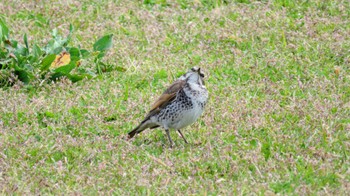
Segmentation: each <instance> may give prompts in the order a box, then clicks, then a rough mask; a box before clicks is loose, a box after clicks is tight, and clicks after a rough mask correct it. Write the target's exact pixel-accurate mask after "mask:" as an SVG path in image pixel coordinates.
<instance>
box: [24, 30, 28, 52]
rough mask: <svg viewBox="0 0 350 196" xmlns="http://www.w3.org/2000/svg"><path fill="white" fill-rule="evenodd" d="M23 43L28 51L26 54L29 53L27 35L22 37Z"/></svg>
mask: <svg viewBox="0 0 350 196" xmlns="http://www.w3.org/2000/svg"><path fill="white" fill-rule="evenodd" d="M23 41H24V44H25V45H26V48H27V49H28V52H29V47H28V38H27V34H24V36H23Z"/></svg>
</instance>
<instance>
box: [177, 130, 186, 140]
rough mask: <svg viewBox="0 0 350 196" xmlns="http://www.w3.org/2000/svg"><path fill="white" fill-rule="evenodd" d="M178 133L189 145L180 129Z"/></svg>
mask: <svg viewBox="0 0 350 196" xmlns="http://www.w3.org/2000/svg"><path fill="white" fill-rule="evenodd" d="M177 131H178V132H179V133H180V135H181V137H182V139H184V141H185V143H186V144H188V142H187V140H186V139H185V137H184V135H182V133H181V131H180V129H178V130H177Z"/></svg>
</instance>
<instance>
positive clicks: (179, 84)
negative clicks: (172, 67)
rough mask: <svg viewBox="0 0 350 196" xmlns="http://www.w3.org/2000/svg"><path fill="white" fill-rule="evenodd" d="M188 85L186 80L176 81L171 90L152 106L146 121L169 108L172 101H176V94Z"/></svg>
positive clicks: (170, 87)
mask: <svg viewBox="0 0 350 196" xmlns="http://www.w3.org/2000/svg"><path fill="white" fill-rule="evenodd" d="M185 84H186V81H184V80H177V81H175V82H174V83H173V84H172V85H171V86H169V88H167V89H166V90H165V91H164V93H163V94H162V95H161V96H160V97H159V98H158V100H157V101H156V102H155V103H154V104H153V105H152V107H151V110H150V112H149V113H148V114H147V116H146V118H145V120H146V119H148V117H150V116H152V115H154V114H156V113H158V112H159V111H160V109H162V108H164V107H165V106H167V105H168V104H169V103H170V102H171V101H172V100H174V99H175V97H176V93H177V92H178V91H180V90H181V89H182V88H183V87H184V86H185Z"/></svg>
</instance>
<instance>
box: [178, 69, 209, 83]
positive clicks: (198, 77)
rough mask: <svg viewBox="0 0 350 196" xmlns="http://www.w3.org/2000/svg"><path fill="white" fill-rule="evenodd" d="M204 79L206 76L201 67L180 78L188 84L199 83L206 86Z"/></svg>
mask: <svg viewBox="0 0 350 196" xmlns="http://www.w3.org/2000/svg"><path fill="white" fill-rule="evenodd" d="M203 79H204V74H203V72H201V68H199V67H192V68H191V69H190V70H189V71H188V72H187V73H185V74H184V75H182V76H181V77H180V78H179V80H186V81H187V82H190V83H197V84H199V85H204V80H203Z"/></svg>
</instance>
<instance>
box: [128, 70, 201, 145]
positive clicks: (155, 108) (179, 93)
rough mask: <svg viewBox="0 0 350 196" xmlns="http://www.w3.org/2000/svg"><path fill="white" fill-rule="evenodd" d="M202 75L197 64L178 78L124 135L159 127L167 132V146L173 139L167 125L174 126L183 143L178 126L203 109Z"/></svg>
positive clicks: (194, 119)
mask: <svg viewBox="0 0 350 196" xmlns="http://www.w3.org/2000/svg"><path fill="white" fill-rule="evenodd" d="M203 79H204V74H203V73H202V72H201V69H200V68H197V67H193V68H192V69H190V70H189V71H188V72H187V73H185V74H184V75H182V76H181V77H180V78H178V79H177V80H176V81H175V82H174V83H173V84H172V85H170V86H169V87H168V88H167V89H166V90H165V91H164V93H163V94H162V95H161V96H160V97H159V98H158V100H157V101H156V102H155V103H154V104H153V105H152V107H151V110H150V111H149V112H148V114H147V115H146V117H145V118H144V120H143V121H142V122H141V123H140V124H139V125H138V126H137V127H136V128H135V129H133V130H132V131H131V132H129V133H128V138H129V139H131V138H133V137H134V136H135V135H136V134H138V133H141V132H142V131H144V130H146V129H148V128H150V129H154V128H157V127H162V128H164V129H165V132H166V134H167V136H168V139H169V142H170V147H173V141H172V139H171V137H170V134H169V129H174V130H177V131H178V132H179V134H180V135H181V137H182V138H183V140H184V141H185V143H188V142H187V140H186V139H185V137H184V135H183V134H182V133H181V131H180V130H181V129H183V128H185V127H186V126H188V125H191V124H192V123H194V122H195V121H196V120H197V119H198V117H199V116H200V115H201V114H202V113H203V111H204V107H205V105H206V103H207V100H208V90H207V89H206V87H205V85H204V80H203Z"/></svg>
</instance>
